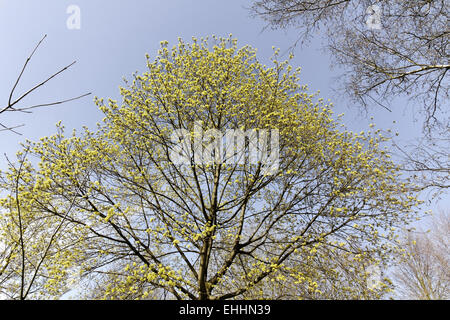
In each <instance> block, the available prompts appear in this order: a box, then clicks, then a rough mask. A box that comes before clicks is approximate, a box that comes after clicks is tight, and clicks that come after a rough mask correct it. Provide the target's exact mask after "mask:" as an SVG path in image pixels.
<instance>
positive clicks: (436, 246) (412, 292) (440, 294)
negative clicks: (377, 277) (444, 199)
mask: <svg viewBox="0 0 450 320" xmlns="http://www.w3.org/2000/svg"><path fill="white" fill-rule="evenodd" d="M430 226H431V228H430V230H429V231H426V232H423V231H410V232H408V234H407V236H406V239H405V244H404V246H405V256H404V259H403V260H402V261H401V263H399V264H398V266H397V267H396V269H395V273H394V281H395V284H396V286H397V290H398V294H399V295H400V296H401V297H402V298H406V299H421V300H423V299H426V300H429V299H433V300H436V299H437V300H448V299H449V297H450V273H449V257H450V251H449V248H448V243H449V241H450V239H449V235H450V218H449V215H448V212H445V211H441V212H440V213H438V214H437V216H435V217H433V219H432V221H431V225H430Z"/></svg>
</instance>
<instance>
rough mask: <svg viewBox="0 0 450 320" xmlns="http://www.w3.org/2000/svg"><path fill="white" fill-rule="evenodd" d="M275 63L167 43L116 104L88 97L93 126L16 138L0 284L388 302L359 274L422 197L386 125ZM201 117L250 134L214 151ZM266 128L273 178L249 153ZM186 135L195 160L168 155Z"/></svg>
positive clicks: (200, 43) (207, 45) (390, 246)
mask: <svg viewBox="0 0 450 320" xmlns="http://www.w3.org/2000/svg"><path fill="white" fill-rule="evenodd" d="M277 59H278V58H277V51H275V54H274V57H273V58H272V65H271V66H270V67H267V66H265V65H263V64H261V63H260V62H259V61H258V59H257V57H256V50H255V49H253V48H251V47H249V46H244V47H242V48H239V47H238V45H237V41H236V40H234V39H232V38H228V39H222V38H220V39H218V38H215V37H213V38H212V39H211V40H207V39H201V40H197V39H195V38H194V39H193V40H192V42H190V43H187V42H184V41H182V40H180V41H179V42H178V44H177V45H176V46H174V47H172V48H170V47H169V45H168V43H167V42H162V44H161V49H160V50H159V52H158V54H157V56H156V57H155V59H154V60H151V59H150V57H149V56H147V61H148V62H147V67H148V70H147V71H146V72H144V73H142V74H135V75H134V76H133V79H132V81H130V82H128V83H127V86H125V87H122V88H121V89H120V92H121V95H122V97H123V101H122V103H120V104H119V103H118V102H117V101H114V100H108V102H107V103H105V102H104V100H103V99H97V100H96V103H97V105H98V107H99V108H100V110H101V111H102V112H103V113H104V115H105V118H104V119H103V121H102V122H101V123H100V124H99V125H98V128H97V130H94V131H92V130H89V129H87V128H85V129H84V130H83V132H82V133H81V134H77V133H75V132H74V133H73V134H72V135H68V136H67V135H66V134H65V133H64V127H63V126H62V125H60V126H59V127H58V133H57V134H55V135H54V136H50V137H44V138H42V139H41V140H40V141H38V142H31V141H28V142H27V143H25V144H24V150H23V151H22V152H21V153H19V156H18V163H17V164H13V163H11V164H10V168H9V170H8V171H7V172H4V173H3V174H2V180H1V186H2V187H3V188H4V189H6V190H9V191H10V194H9V195H8V196H5V197H4V198H3V199H1V200H0V207H1V211H0V214H1V216H0V217H1V222H0V223H1V224H0V232H1V235H2V239H5V240H4V241H6V242H5V245H4V246H3V247H2V248H1V249H2V253H0V254H2V257H4V259H3V261H4V262H3V265H2V266H1V269H0V289H1V291H2V292H3V293H6V294H8V295H9V296H11V297H13V298H33V297H42V296H44V297H58V296H60V295H61V294H63V293H64V292H67V290H68V289H69V288H70V283H71V282H72V281H76V282H77V285H78V286H82V287H83V288H84V289H85V290H84V291H83V292H85V294H86V295H87V296H88V297H94V298H107V299H130V298H138V299H144V298H167V299H186V298H187V299H202V300H205V299H234V298H282V297H290V298H314V297H325V298H326V297H330V298H331V297H336V296H337V295H340V296H341V297H346V298H370V297H379V296H380V295H382V294H383V293H384V292H385V291H386V290H387V289H389V281H388V280H387V279H384V278H380V279H379V285H378V286H377V287H373V288H368V287H367V285H366V281H367V278H368V275H369V274H368V270H369V269H368V268H369V267H370V266H374V265H375V266H377V265H378V266H381V265H383V264H385V263H388V260H389V257H390V253H391V252H392V251H393V250H395V248H396V247H395V241H394V240H395V237H396V227H398V226H401V225H403V224H404V223H405V222H407V221H409V220H410V219H412V218H414V214H413V213H414V207H415V206H416V205H417V204H418V201H417V200H416V198H415V196H414V193H413V192H412V191H411V190H410V188H409V186H407V185H406V184H405V183H404V182H402V181H401V179H400V176H399V174H398V167H397V166H396V165H394V163H393V162H392V161H391V160H390V159H389V155H388V153H387V152H386V151H385V150H384V149H383V147H382V146H383V142H384V141H385V140H386V139H385V138H384V137H383V136H382V135H381V133H380V132H379V131H378V130H375V129H371V130H369V131H368V132H360V133H353V132H350V131H348V130H347V129H346V128H345V127H344V126H343V125H342V124H341V122H340V120H339V117H335V118H333V112H332V109H331V106H329V105H327V104H325V103H324V101H323V100H322V99H319V98H317V97H316V96H315V95H314V94H310V93H308V92H307V87H306V86H305V85H303V84H301V82H300V74H299V70H298V69H297V70H294V68H293V67H292V66H291V65H290V64H289V61H278V60H277ZM196 126H199V127H200V128H201V129H202V132H208V130H211V129H214V130H216V131H220V132H224V133H225V131H226V130H239V131H238V132H242V133H245V134H246V137H245V139H244V143H239V142H236V143H235V140H234V138H233V139H232V141H227V142H228V146H231V147H232V150H233V152H231V153H228V152H222V150H220V148H218V147H217V146H221V144H220V143H219V140H221V139H223V137H219V138H217V137H216V136H214V135H212V136H211V135H208V134H203V135H202V136H198V135H196V132H197V133H198V131H195V127H196ZM180 130H183V131H182V132H184V133H187V138H186V137H185V138H184V140H183V141H181V140H179V139H173V138H174V136H173V134H174V132H180ZM263 130H268V131H267V132H277V135H275V134H272V133H271V135H270V136H271V137H275V136H277V137H278V140H277V144H274V145H272V146H271V147H270V148H271V151H274V150H273V149H274V148H276V149H277V150H276V151H277V153H276V154H277V166H276V167H275V170H272V171H270V172H268V171H265V170H264V161H262V160H263V159H261V158H257V159H256V161H251V159H250V158H249V157H248V155H249V154H250V153H251V152H250V148H251V144H252V143H254V142H255V139H256V137H258V138H257V141H258V148H259V150H261V148H265V147H266V144H264V143H263V142H261V141H262V140H264V139H263V138H268V137H269V135H265V134H263V132H265V131H263ZM271 130H272V131H271ZM175 138H178V136H175ZM226 139H227V136H225V140H226ZM195 141H200V144H196V143H194V142H195ZM180 143H183V144H184V145H185V146H187V150H188V151H189V150H190V151H192V153H189V154H188V156H187V157H185V160H186V161H185V162H184V163H175V162H174V161H173V154H174V152H175V154H176V153H177V152H178V153H179V152H180V149H179V148H178V147H179V146H180ZM199 150H200V151H201V152H200V154H201V155H202V156H203V158H202V159H203V160H205V159H206V158H207V159H209V160H208V161H196V159H195V156H193V154H195V152H198V151H199ZM267 150H268V149H267ZM208 155H209V156H210V157H207V156H208ZM236 156H242V157H243V158H244V160H243V161H227V160H228V159H226V157H236ZM205 157H206V158H205ZM211 159H212V160H211ZM253 160H255V159H253ZM49 230H51V231H50V232H49ZM49 234H50V236H49Z"/></svg>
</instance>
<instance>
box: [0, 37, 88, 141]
mask: <svg viewBox="0 0 450 320" xmlns="http://www.w3.org/2000/svg"><path fill="white" fill-rule="evenodd" d="M46 37H47V35H45V36H44V37H43V38H42V39H41V40H40V41H39V42H38V44H37V45H36V47H35V48H34V49H33V51H32V52H31V54H30V55H29V56H28V58H27V59H26V61H25V64H24V65H23V67H22V70H21V71H20V74H19V76H18V77H17V79H16V81H15V83H14V86H13V88H12V89H11V92H10V94H9V98H8V102H7V104H6V106H3V107H2V106H0V131H11V132H14V133H17V134H20V133H19V132H17V131H16V130H15V129H17V128H19V127H22V126H23V125H13V126H9V125H6V124H4V123H3V122H2V119H1V116H2V115H3V114H6V113H7V112H23V113H31V112H32V110H33V109H36V108H41V107H48V106H55V105H59V104H63V103H66V102H70V101H73V100H77V99H80V98H83V97H85V96H88V95H90V94H91V93H86V94H83V95H81V96H77V97H74V98H70V99H65V100H56V101H53V102H48V103H40V104H34V105H30V106H25V107H23V106H20V105H19V103H20V102H21V101H22V100H23V99H24V98H25V97H27V96H28V95H30V94H31V93H32V92H34V91H36V90H37V89H39V88H40V87H42V86H44V85H45V84H46V83H47V82H49V81H50V80H52V79H53V78H55V77H57V76H58V75H60V74H61V73H63V72H64V71H66V70H67V69H69V68H70V67H72V66H73V65H74V64H75V63H76V61H74V62H72V63H70V64H69V65H67V66H65V67H64V68H62V69H60V70H59V71H57V72H55V73H53V74H52V75H51V76H49V77H48V78H46V79H45V80H43V81H42V82H40V83H38V84H36V85H35V86H33V87H32V88H30V89H29V90H27V91H25V92H24V93H23V94H21V95H19V96H18V97H17V98H14V95H15V93H16V89H17V86H18V85H19V82H20V79H21V78H22V76H23V74H24V72H25V70H26V68H27V66H28V63H29V62H30V61H31V59H32V57H33V56H34V54H35V52H36V51H37V49H38V48H39V46H40V45H41V44H42V42H43V41H44V40H45V38H46Z"/></svg>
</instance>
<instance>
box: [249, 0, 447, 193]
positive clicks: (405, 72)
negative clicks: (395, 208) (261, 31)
mask: <svg viewBox="0 0 450 320" xmlns="http://www.w3.org/2000/svg"><path fill="white" fill-rule="evenodd" d="M251 9H252V12H253V13H254V15H256V16H259V17H262V18H263V19H265V20H266V21H267V22H268V23H269V25H270V26H272V27H273V28H286V27H291V26H294V27H296V28H297V29H298V32H299V38H298V41H297V43H298V42H304V41H305V40H309V39H310V38H311V37H312V35H313V34H314V33H315V32H316V31H318V30H319V29H320V30H322V31H323V34H324V35H325V39H326V40H325V41H326V48H327V49H328V50H329V52H330V53H331V55H332V57H333V58H334V62H335V63H336V64H337V65H339V66H341V67H344V69H345V70H346V71H347V72H345V73H344V74H342V76H341V77H340V78H339V83H341V84H342V87H341V88H340V89H343V90H344V92H346V93H347V94H348V95H349V96H350V97H352V98H353V99H354V101H355V102H356V103H358V104H362V106H363V107H364V108H365V107H367V106H368V105H374V104H375V105H379V106H382V107H384V108H386V109H388V110H390V108H391V105H390V103H389V102H390V101H392V99H393V98H394V97H397V96H400V95H403V96H406V97H408V98H410V99H411V101H412V102H414V103H415V105H417V106H418V110H419V111H420V112H421V113H422V114H423V116H424V121H423V128H424V137H423V140H422V141H420V142H418V143H415V144H414V146H413V147H409V148H405V147H402V148H399V150H400V153H401V154H402V155H403V156H404V157H403V159H404V160H405V170H406V171H408V172H412V173H413V175H416V176H418V177H419V178H420V180H419V181H420V182H419V184H420V185H421V188H430V189H433V190H438V192H440V191H444V190H448V187H449V184H448V181H449V176H450V168H449V163H450V153H449V151H448V150H449V148H448V145H449V144H448V142H449V140H450V122H449V119H450V118H449V103H448V101H449V74H450V72H448V71H449V68H450V63H449V56H450V53H449V35H450V28H449V24H448V21H449V2H448V0H436V1H433V0H419V1H417V0H415V1H412V0H406V1H404V0H402V1H399V0H395V1H387V0H380V1H367V0H359V1H352V0H318V1H306V0H255V2H254V4H253V6H252V8H251ZM377 20H378V21H377ZM377 24H378V25H377ZM297 43H296V44H297ZM294 47H295V45H294Z"/></svg>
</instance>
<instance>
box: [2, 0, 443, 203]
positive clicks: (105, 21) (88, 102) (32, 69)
mask: <svg viewBox="0 0 450 320" xmlns="http://www.w3.org/2000/svg"><path fill="white" fill-rule="evenodd" d="M250 3H251V1H250V0H245V1H244V0H231V1H223V0H222V1H221V0H149V1H142V0H129V1H119V0H109V1H105V0H89V1H88V0H72V1H64V0H58V1H55V0H39V1H32V0H14V1H13V0H0V41H1V51H0V107H1V106H3V105H4V104H5V103H6V102H7V99H8V96H9V91H10V90H11V87H12V85H13V83H14V81H15V79H16V77H17V75H18V73H19V72H20V69H21V67H22V65H23V63H24V61H25V59H26V58H27V56H28V55H29V54H30V52H31V50H32V49H33V48H34V46H35V45H36V43H37V42H38V41H39V40H40V39H41V38H42V36H43V35H44V34H47V35H48V37H47V39H46V40H45V42H44V43H43V44H42V46H41V47H40V49H39V51H38V52H37V53H36V54H35V56H34V57H33V60H32V61H31V63H30V65H29V67H28V69H27V71H26V73H25V75H24V77H23V79H22V82H21V84H20V85H19V87H18V90H17V94H20V93H22V92H23V91H24V90H27V89H29V88H30V87H31V86H32V85H33V84H36V83H37V82H38V81H41V80H44V79H45V77H47V76H49V75H50V74H52V73H53V72H55V71H57V70H58V69H60V68H61V67H63V66H65V65H67V64H69V63H71V62H72V61H74V60H77V64H75V65H74V66H73V67H72V68H71V69H70V70H68V71H66V72H64V73H63V74H62V75H61V76H60V77H58V78H57V79H54V80H53V81H51V82H50V83H49V84H48V85H47V86H45V87H44V88H41V89H39V90H38V91H37V92H35V93H33V94H32V95H30V96H29V97H28V98H27V100H25V101H24V103H23V104H22V106H26V105H32V104H37V103H47V102H51V101H55V100H60V99H67V98H71V97H74V96H77V95H80V94H83V93H86V92H92V93H93V95H92V96H90V97H87V98H84V99H82V100H77V101H74V102H70V103H67V104H64V105H60V106H56V107H52V108H47V109H40V110H37V111H35V112H34V113H33V114H31V115H24V114H10V115H8V116H7V117H5V118H2V120H3V122H4V123H5V124H9V125H16V124H22V123H24V124H26V126H25V127H23V128H20V132H21V133H22V134H23V135H22V136H17V135H15V134H12V133H9V132H0V152H1V156H2V157H3V153H7V154H8V155H9V156H10V157H11V158H13V155H14V153H15V152H16V151H17V150H18V143H19V142H20V141H23V140H24V139H25V138H27V139H31V140H37V139H39V138H40V137H42V136H45V135H50V134H53V133H55V124H56V122H58V121H59V120H62V122H63V124H64V125H65V126H66V128H67V129H68V130H71V129H73V128H81V127H82V126H84V125H86V126H89V127H93V126H94V125H95V123H96V122H99V121H100V120H101V118H102V115H101V114H100V113H99V112H98V111H97V110H96V107H95V105H94V104H93V102H92V100H93V97H94V96H98V97H104V98H113V99H118V98H119V94H118V87H119V85H121V84H123V82H122V78H123V77H128V78H129V77H130V76H131V74H132V73H133V72H135V71H145V70H144V68H145V54H146V53H149V54H150V56H151V57H154V56H155V54H156V51H157V49H158V48H159V43H160V41H162V40H167V41H169V43H172V44H174V43H176V41H177V39H178V37H182V38H183V39H185V40H189V39H191V37H192V36H196V37H202V36H208V35H213V34H214V35H217V36H228V35H229V34H230V33H231V34H233V36H234V37H236V38H237V39H238V40H239V44H240V45H246V44H249V45H251V46H253V47H255V48H258V56H259V59H260V60H261V61H262V62H263V63H269V58H270V56H271V55H272V46H275V47H277V48H280V49H281V52H285V51H286V50H288V49H289V48H290V47H291V45H292V44H293V43H294V42H295V40H296V39H297V38H296V30H295V29H288V30H271V29H270V28H266V29H265V28H264V27H265V22H264V21H262V20H261V19H259V18H252V17H251V16H250V12H249V11H248V10H247V9H246V7H249V6H250ZM70 5H77V6H78V7H79V8H80V10H81V29H79V30H69V29H68V28H67V25H66V21H67V19H68V18H69V15H70V14H67V13H66V10H67V8H68V7H69V6H70ZM320 46H321V42H320V36H319V35H318V36H317V38H316V39H314V40H313V41H312V42H311V43H310V44H309V45H308V47H306V48H296V49H295V51H294V53H295V58H294V60H293V61H292V64H293V65H294V66H295V67H297V66H300V67H302V82H303V83H305V84H308V85H309V87H310V90H311V91H312V92H315V91H317V90H320V96H321V97H323V98H324V99H330V100H331V101H332V102H334V104H335V111H336V113H342V112H345V114H346V115H345V117H344V121H345V124H346V125H347V127H348V128H349V129H351V130H355V131H360V130H364V129H367V128H368V125H369V123H371V122H372V121H371V120H370V119H369V118H370V116H373V117H374V120H373V122H375V123H376V125H377V127H380V128H383V129H387V128H392V129H393V130H395V131H398V132H399V133H400V136H399V139H400V141H401V142H407V141H410V142H413V141H414V140H415V139H416V138H417V137H418V136H419V135H420V128H421V127H420V121H418V122H414V116H413V114H414V112H413V111H414V108H412V107H411V106H407V105H406V102H405V100H403V99H397V100H395V101H394V102H393V106H394V108H393V110H394V112H392V113H390V112H388V111H386V110H384V109H381V108H379V109H372V110H369V116H368V117H366V116H365V115H363V114H361V112H359V109H358V106H357V105H352V104H351V103H350V102H349V101H347V100H346V99H345V98H344V97H340V96H338V95H337V94H336V93H335V92H333V91H332V87H333V83H334V82H335V81H339V78H336V77H338V76H339V72H342V70H341V71H340V70H338V69H331V68H330V59H329V57H328V56H327V55H326V53H324V52H322V51H321V50H320ZM393 120H396V122H397V123H396V124H393V122H392V121H393ZM5 162H6V161H3V160H1V161H0V169H1V168H4V167H5ZM449 204H450V199H449V197H445V198H444V199H443V200H442V201H441V202H440V203H439V204H438V206H440V207H442V208H443V207H445V206H448V205H449ZM432 207H433V208H435V207H436V205H433V206H432Z"/></svg>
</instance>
